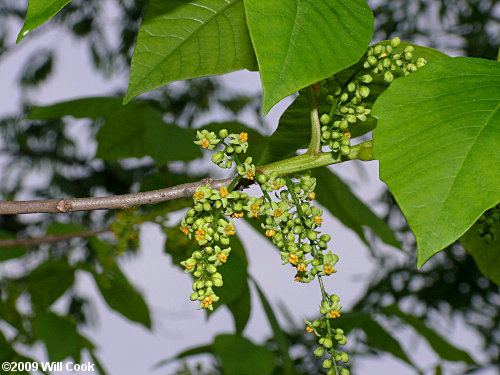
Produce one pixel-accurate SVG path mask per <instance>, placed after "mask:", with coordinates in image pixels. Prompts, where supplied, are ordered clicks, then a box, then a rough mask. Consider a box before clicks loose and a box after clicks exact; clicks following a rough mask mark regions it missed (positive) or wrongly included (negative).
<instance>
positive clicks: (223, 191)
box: [219, 186, 229, 198]
mask: <svg viewBox="0 0 500 375" xmlns="http://www.w3.org/2000/svg"><path fill="white" fill-rule="evenodd" d="M219 192H220V196H221V197H222V198H225V197H227V196H228V195H229V192H228V191H227V188H226V187H225V186H223V187H221V188H220V189H219Z"/></svg>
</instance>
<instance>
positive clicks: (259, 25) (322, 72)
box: [245, 0, 373, 114]
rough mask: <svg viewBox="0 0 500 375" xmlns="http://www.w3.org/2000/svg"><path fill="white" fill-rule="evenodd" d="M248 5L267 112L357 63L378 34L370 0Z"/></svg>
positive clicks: (254, 0) (257, 0)
mask: <svg viewBox="0 0 500 375" xmlns="http://www.w3.org/2000/svg"><path fill="white" fill-rule="evenodd" d="M245 9H246V13H247V22H248V28H249V30H250V35H251V37H252V43H253V46H254V48H255V53H256V55H257V60H258V62H259V71H260V76H261V80H262V86H263V89H264V97H263V104H262V107H263V108H262V110H263V112H264V114H266V113H267V112H269V110H270V109H271V107H273V106H274V105H275V104H276V103H277V102H278V101H280V100H281V99H283V98H285V97H286V96H288V95H291V94H293V93H295V92H297V91H298V90H300V89H302V88H304V87H306V86H309V85H311V84H313V83H315V82H317V81H320V80H322V79H325V78H327V77H329V76H331V75H333V74H335V73H337V72H339V71H340V70H342V69H344V68H347V67H348V66H350V65H352V64H354V63H355V62H356V61H358V59H359V58H360V57H361V56H362V55H363V53H364V52H365V50H366V47H367V46H368V43H369V42H370V39H371V37H372V33H373V15H372V12H371V11H370V8H369V7H368V5H367V4H366V1H364V0H351V1H349V2H348V3H344V2H331V1H327V0H315V1H312V0H305V1H299V0H288V1H272V2H270V1H263V0H247V1H245ZM271 35H272V38H270V36H271Z"/></svg>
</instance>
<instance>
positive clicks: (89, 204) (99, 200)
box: [0, 178, 233, 215]
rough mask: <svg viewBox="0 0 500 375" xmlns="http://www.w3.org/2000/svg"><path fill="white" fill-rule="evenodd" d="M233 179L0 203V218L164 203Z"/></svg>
mask: <svg viewBox="0 0 500 375" xmlns="http://www.w3.org/2000/svg"><path fill="white" fill-rule="evenodd" d="M232 180H233V178H227V179H224V180H213V179H211V178H205V179H203V180H200V181H197V182H191V183H188V184H182V185H177V186H173V187H169V188H165V189H159V190H152V191H146V192H141V193H135V194H123V195H111V196H108V197H90V198H61V199H47V200H34V201H16V202H11V201H0V215H15V214H32V213H67V212H72V211H90V210H109V209H122V210H123V209H126V208H130V207H133V206H140V205H144V204H152V203H159V202H165V201H169V200H172V199H179V198H186V197H190V196H192V195H193V194H194V192H195V191H196V188H198V187H200V186H205V185H207V184H208V185H210V186H212V188H214V189H218V188H220V187H221V186H223V185H226V186H227V185H229V184H230V183H231V181H232Z"/></svg>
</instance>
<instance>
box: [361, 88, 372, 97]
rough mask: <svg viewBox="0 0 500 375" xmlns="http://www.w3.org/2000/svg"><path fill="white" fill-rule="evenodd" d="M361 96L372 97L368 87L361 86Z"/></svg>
mask: <svg viewBox="0 0 500 375" xmlns="http://www.w3.org/2000/svg"><path fill="white" fill-rule="evenodd" d="M358 91H359V95H361V96H362V97H363V98H366V97H368V95H370V89H369V88H368V87H366V86H361V87H360V88H359V89H358Z"/></svg>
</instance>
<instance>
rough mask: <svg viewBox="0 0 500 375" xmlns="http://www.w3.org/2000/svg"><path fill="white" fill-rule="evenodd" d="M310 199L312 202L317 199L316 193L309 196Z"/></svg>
mask: <svg viewBox="0 0 500 375" xmlns="http://www.w3.org/2000/svg"><path fill="white" fill-rule="evenodd" d="M308 197H309V199H311V200H312V199H314V198H316V193H315V192H314V191H313V192H312V193H310V194H309V195H308Z"/></svg>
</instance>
